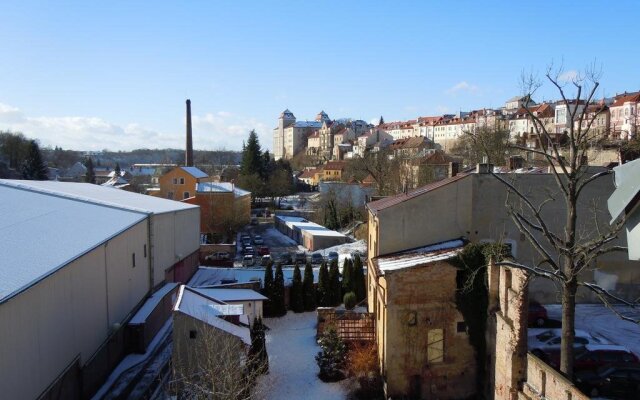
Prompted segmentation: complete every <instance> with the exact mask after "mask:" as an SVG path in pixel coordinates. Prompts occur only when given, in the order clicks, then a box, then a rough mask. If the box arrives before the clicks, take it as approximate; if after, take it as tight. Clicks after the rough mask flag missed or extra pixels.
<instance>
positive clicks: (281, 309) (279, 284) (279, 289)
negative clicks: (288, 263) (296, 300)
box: [271, 263, 287, 317]
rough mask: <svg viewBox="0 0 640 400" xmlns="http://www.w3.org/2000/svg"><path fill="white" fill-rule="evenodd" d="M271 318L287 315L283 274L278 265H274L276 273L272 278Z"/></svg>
mask: <svg viewBox="0 0 640 400" xmlns="http://www.w3.org/2000/svg"><path fill="white" fill-rule="evenodd" d="M271 300H272V310H273V316H275V317H281V316H283V315H285V314H286V313H287V308H286V307H285V305H284V274H283V273H282V266H281V265H280V263H278V264H276V273H275V277H274V278H273V295H272V298H271Z"/></svg>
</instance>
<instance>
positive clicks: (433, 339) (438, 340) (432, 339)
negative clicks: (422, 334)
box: [427, 329, 444, 363]
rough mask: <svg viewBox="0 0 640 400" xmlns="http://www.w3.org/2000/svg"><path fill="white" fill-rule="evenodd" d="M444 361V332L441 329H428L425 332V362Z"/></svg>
mask: <svg viewBox="0 0 640 400" xmlns="http://www.w3.org/2000/svg"><path fill="white" fill-rule="evenodd" d="M443 361H444V332H443V330H442V329H429V331H428V332H427V362H429V363H440V362H443Z"/></svg>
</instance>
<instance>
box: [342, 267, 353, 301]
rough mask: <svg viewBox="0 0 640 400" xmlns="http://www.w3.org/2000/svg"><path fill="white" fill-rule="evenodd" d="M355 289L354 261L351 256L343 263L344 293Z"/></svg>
mask: <svg viewBox="0 0 640 400" xmlns="http://www.w3.org/2000/svg"><path fill="white" fill-rule="evenodd" d="M353 290H354V289H353V263H352V262H351V259H350V258H345V259H344V263H342V295H345V294H346V293H349V292H353Z"/></svg>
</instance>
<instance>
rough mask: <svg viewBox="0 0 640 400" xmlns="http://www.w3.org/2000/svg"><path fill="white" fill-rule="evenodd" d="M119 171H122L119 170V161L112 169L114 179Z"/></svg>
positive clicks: (117, 176)
mask: <svg viewBox="0 0 640 400" xmlns="http://www.w3.org/2000/svg"><path fill="white" fill-rule="evenodd" d="M121 173H122V171H121V170H120V163H116V167H115V168H114V169H113V176H115V177H116V179H118V178H119V177H120V174H121Z"/></svg>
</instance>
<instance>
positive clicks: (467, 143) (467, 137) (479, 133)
mask: <svg viewBox="0 0 640 400" xmlns="http://www.w3.org/2000/svg"><path fill="white" fill-rule="evenodd" d="M508 140H509V131H508V130H506V129H501V128H497V127H496V128H493V127H488V126H483V127H480V128H477V129H476V130H475V131H473V132H468V131H466V132H463V135H462V136H461V137H460V138H459V139H458V140H457V142H456V143H455V145H454V146H453V148H452V149H451V152H452V153H453V154H456V155H458V156H460V157H462V158H463V160H464V162H465V164H466V165H475V164H478V163H481V162H483V158H484V157H485V156H486V157H487V162H488V163H490V164H494V165H505V156H506V154H507V152H508V150H509V145H508Z"/></svg>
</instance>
